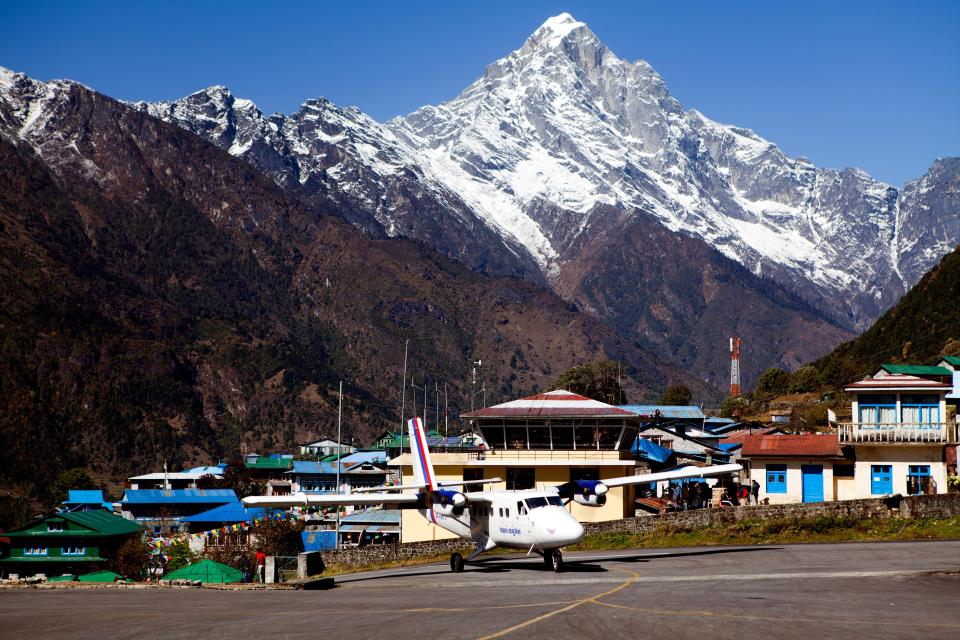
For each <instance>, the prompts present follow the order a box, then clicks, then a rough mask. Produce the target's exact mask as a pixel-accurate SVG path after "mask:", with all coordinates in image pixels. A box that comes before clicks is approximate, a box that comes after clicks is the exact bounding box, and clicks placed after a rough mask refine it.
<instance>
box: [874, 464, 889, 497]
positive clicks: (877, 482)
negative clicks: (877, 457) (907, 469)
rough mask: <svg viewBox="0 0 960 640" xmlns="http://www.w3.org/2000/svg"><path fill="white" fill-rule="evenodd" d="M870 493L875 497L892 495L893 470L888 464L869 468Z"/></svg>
mask: <svg viewBox="0 0 960 640" xmlns="http://www.w3.org/2000/svg"><path fill="white" fill-rule="evenodd" d="M870 493H872V494H873V495H875V496H886V495H890V494H892V493H893V469H892V467H891V466H890V465H889V464H874V465H871V466H870Z"/></svg>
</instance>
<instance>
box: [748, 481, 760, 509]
mask: <svg viewBox="0 0 960 640" xmlns="http://www.w3.org/2000/svg"><path fill="white" fill-rule="evenodd" d="M750 496H751V498H752V500H751V501H750V502H751V504H752V505H753V506H757V505H758V504H760V483H759V482H757V479H756V478H754V479H753V484H751V485H750Z"/></svg>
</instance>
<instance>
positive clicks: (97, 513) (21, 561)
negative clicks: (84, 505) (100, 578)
mask: <svg viewBox="0 0 960 640" xmlns="http://www.w3.org/2000/svg"><path fill="white" fill-rule="evenodd" d="M142 530H143V528H142V527H141V526H140V525H139V524H137V523H135V522H131V521H130V520H125V519H124V518H121V517H119V516H116V515H113V514H112V513H109V512H108V511H104V510H102V509H93V510H89V511H76V512H61V513H58V514H56V515H52V516H46V517H43V518H39V519H37V520H34V521H33V522H31V523H29V524H27V525H24V526H22V527H19V528H17V529H14V530H13V531H10V532H9V533H6V534H4V535H5V536H6V537H7V538H9V539H10V553H9V556H8V557H6V558H3V559H2V560H0V566H3V568H4V572H5V573H17V574H20V575H34V574H37V573H43V574H45V575H47V576H55V575H61V574H65V573H71V574H81V573H88V572H90V571H93V570H95V569H99V568H103V567H105V566H106V564H107V562H108V560H109V558H110V557H111V556H112V554H113V553H114V551H116V549H117V548H118V547H119V546H120V545H121V544H123V543H124V542H126V541H127V540H128V539H130V538H131V537H133V536H138V535H140V533H141V532H142Z"/></svg>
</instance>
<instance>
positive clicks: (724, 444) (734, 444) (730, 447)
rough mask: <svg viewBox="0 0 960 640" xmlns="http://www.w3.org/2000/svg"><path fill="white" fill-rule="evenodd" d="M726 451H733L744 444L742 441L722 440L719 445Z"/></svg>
mask: <svg viewBox="0 0 960 640" xmlns="http://www.w3.org/2000/svg"><path fill="white" fill-rule="evenodd" d="M718 446H719V447H720V448H721V449H723V450H724V451H733V450H734V449H739V448H740V447H742V446H743V443H742V442H721V443H720V444H719V445H718Z"/></svg>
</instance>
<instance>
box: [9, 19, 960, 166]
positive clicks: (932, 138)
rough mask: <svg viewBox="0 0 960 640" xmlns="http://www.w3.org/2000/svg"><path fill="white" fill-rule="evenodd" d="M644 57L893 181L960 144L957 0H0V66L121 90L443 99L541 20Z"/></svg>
mask: <svg viewBox="0 0 960 640" xmlns="http://www.w3.org/2000/svg"><path fill="white" fill-rule="evenodd" d="M562 11H568V12H570V13H572V14H573V15H574V16H575V17H576V18H577V19H579V20H582V21H584V22H586V23H587V24H588V25H589V26H590V28H591V29H592V30H593V31H594V32H595V33H596V34H597V35H598V36H599V37H600V39H601V40H603V41H604V42H605V43H606V44H607V45H608V46H609V47H610V48H611V49H612V50H613V51H614V52H615V53H616V54H617V55H619V56H620V57H623V58H628V59H631V60H634V59H644V60H646V61H648V62H649V63H650V64H652V65H653V66H654V68H655V69H657V71H659V72H660V74H661V75H662V76H663V77H664V79H665V80H666V82H667V86H668V87H669V88H670V90H671V92H672V93H673V94H674V95H675V96H676V97H677V98H678V99H679V100H680V101H681V102H682V103H683V105H684V106H685V107H686V108H688V109H689V108H696V109H698V110H700V111H701V112H703V113H704V114H706V115H707V116H709V117H711V118H713V119H715V120H719V121H721V122H726V123H730V124H737V125H740V126H746V127H750V128H752V129H754V130H755V131H756V132H757V133H759V134H760V135H762V136H764V137H766V138H768V139H770V140H772V141H773V142H776V143H777V144H779V145H780V146H781V147H782V148H783V149H784V150H785V151H786V152H787V153H790V154H791V155H805V156H807V157H809V158H810V159H811V160H813V161H814V162H815V163H817V164H818V165H821V166H832V167H844V166H857V167H861V168H863V169H865V170H867V171H868V172H870V173H871V174H872V175H874V176H875V177H877V178H879V179H881V180H885V181H887V182H890V183H892V184H894V185H900V184H902V183H903V182H905V181H906V180H909V179H912V178H915V177H918V176H919V175H921V174H922V173H923V172H924V171H925V170H926V169H927V167H928V166H929V165H930V163H931V162H932V161H933V159H934V158H936V157H938V156H947V155H960V2H918V3H910V2H804V3H780V2H716V1H714V2H703V3H699V2H683V1H677V2H639V1H638V2H623V3H619V2H612V1H608V2H545V1H538V0H528V1H524V2H498V1H486V2H475V3H466V2H403V3H401V2H363V1H359V0H357V1H351V2H339V3H333V2H323V3H321V2H296V1H288V2H283V3H277V4H270V3H262V2H258V3H251V2H243V1H236V2H232V3H229V4H226V3H224V4H222V5H221V4H219V3H213V2H207V3H203V2H194V3H189V2H177V1H175V0H169V1H167V2H135V3H130V2H127V3H119V2H117V3H108V2H97V1H95V0H91V1H89V2H84V3H79V2H78V3H71V2H60V3H53V2H43V1H37V0H35V1H32V2H13V1H12V0H0V65H2V66H6V67H9V68H12V69H14V70H17V71H22V72H25V73H27V74H29V75H31V76H33V77H36V78H39V79H44V80H46V79H50V78H64V77H66V78H73V79H75V80H79V81H81V82H83V83H85V84H88V85H90V86H92V87H93V88H95V89H97V90H99V91H102V92H103V93H106V94H108V95H112V96H114V97H117V98H122V99H126V100H139V99H146V100H159V99H174V98H177V97H180V96H182V95H185V94H187V93H190V92H192V91H195V90H197V89H200V88H203V87H205V86H209V85H211V84H224V85H227V86H229V87H230V88H231V89H232V90H233V91H234V93H235V94H237V95H239V96H243V97H247V98H251V99H253V100H254V101H255V102H256V103H257V104H258V105H259V106H260V108H261V109H263V110H264V111H265V112H272V111H283V112H290V111H293V110H295V109H296V108H297V106H298V105H299V104H300V103H301V102H303V101H304V100H305V99H307V98H311V97H317V96H325V97H327V98H329V99H331V100H333V101H334V102H336V103H338V104H343V105H356V106H358V107H359V108H361V109H362V110H364V111H365V112H367V113H369V114H370V115H372V116H374V117H375V118H377V119H380V120H385V119H387V118H390V117H391V116H394V115H397V114H401V113H407V112H409V111H412V110H414V109H416V108H417V107H419V106H422V105H424V104H431V103H437V102H441V101H443V100H447V99H449V98H452V97H453V96H455V95H456V94H457V93H458V92H459V91H460V90H461V89H462V88H463V87H465V86H466V85H467V84H469V83H470V82H472V81H473V80H474V79H475V78H477V77H478V76H479V75H480V74H481V73H482V71H483V67H484V65H486V64H487V63H489V62H492V61H493V60H495V59H497V58H499V57H502V56H503V55H505V54H507V53H509V52H510V51H512V50H513V49H515V48H517V47H519V46H520V45H521V44H522V42H523V40H524V39H525V38H526V37H527V36H528V35H529V34H530V33H531V32H533V30H534V29H536V28H537V26H539V25H540V24H541V23H542V22H543V21H544V20H545V19H546V18H547V17H549V16H551V15H555V14H557V13H560V12H562Z"/></svg>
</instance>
